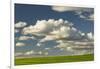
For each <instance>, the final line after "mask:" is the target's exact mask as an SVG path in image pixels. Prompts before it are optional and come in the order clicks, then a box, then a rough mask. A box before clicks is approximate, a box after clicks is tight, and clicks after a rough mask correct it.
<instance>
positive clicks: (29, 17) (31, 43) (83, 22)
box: [15, 4, 94, 54]
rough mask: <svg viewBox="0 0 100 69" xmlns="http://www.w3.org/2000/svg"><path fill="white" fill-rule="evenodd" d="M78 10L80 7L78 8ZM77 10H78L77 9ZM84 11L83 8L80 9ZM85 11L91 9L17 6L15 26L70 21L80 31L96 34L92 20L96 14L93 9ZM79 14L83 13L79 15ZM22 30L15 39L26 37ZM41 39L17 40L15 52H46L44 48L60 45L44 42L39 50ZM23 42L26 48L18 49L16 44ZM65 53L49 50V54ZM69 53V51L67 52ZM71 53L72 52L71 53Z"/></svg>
mask: <svg viewBox="0 0 100 69" xmlns="http://www.w3.org/2000/svg"><path fill="white" fill-rule="evenodd" d="M77 8H78V7H77ZM77 8H76V9H77ZM79 8H80V9H82V8H81V7H79ZM83 9H90V11H87V10H86V11H81V10H71V11H68V10H67V11H60V12H59V10H56V11H55V10H53V9H52V6H46V5H28V4H15V24H17V23H18V22H20V21H21V22H26V23H27V25H26V26H25V27H28V26H30V25H33V26H34V25H35V24H36V22H37V20H48V19H54V20H58V19H63V20H68V21H69V22H71V23H73V24H74V27H75V28H77V29H78V30H80V31H82V32H84V33H89V32H91V33H92V34H93V33H94V20H93V19H92V20H91V19H90V16H91V15H92V14H94V9H93V8H83ZM78 12H81V13H80V14H78ZM81 16H82V17H81ZM22 29H24V28H19V29H18V30H20V31H19V32H17V33H15V38H19V37H20V36H24V35H23V34H22V31H21V30H22ZM27 36H29V37H32V35H29V34H28V35H27ZM39 41H40V40H39V39H29V40H18V39H15V51H16V52H25V51H30V50H36V51H39V50H41V51H44V48H46V47H47V48H48V47H49V48H52V47H53V46H56V45H58V43H57V42H56V41H54V40H52V41H46V42H44V45H43V46H42V47H41V48H37V46H36V44H37V43H38V42H39ZM18 42H22V43H26V45H25V46H22V47H17V46H16V43H18ZM45 46H46V47H45ZM53 52H55V54H56V53H58V52H59V53H61V54H62V53H63V54H65V53H66V51H63V52H60V51H59V50H58V49H57V50H56V49H55V50H53V49H52V50H49V53H53ZM67 53H68V51H67ZM69 53H71V52H69Z"/></svg>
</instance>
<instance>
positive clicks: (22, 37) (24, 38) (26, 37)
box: [18, 36, 35, 40]
mask: <svg viewBox="0 0 100 69" xmlns="http://www.w3.org/2000/svg"><path fill="white" fill-rule="evenodd" d="M29 39H35V38H34V37H30V36H20V37H19V38H18V40H29Z"/></svg>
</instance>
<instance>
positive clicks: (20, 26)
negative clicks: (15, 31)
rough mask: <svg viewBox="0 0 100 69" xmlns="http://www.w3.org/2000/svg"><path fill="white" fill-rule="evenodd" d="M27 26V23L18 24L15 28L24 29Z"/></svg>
mask: <svg viewBox="0 0 100 69" xmlns="http://www.w3.org/2000/svg"><path fill="white" fill-rule="evenodd" d="M26 25H27V23H26V22H18V23H15V28H23V27H25V26H26Z"/></svg>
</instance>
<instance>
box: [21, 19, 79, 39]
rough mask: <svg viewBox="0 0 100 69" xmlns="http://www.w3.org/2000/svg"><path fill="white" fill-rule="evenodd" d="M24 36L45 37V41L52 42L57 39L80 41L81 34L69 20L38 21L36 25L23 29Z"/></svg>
mask: <svg viewBox="0 0 100 69" xmlns="http://www.w3.org/2000/svg"><path fill="white" fill-rule="evenodd" d="M23 34H33V35H34V34H35V35H39V36H43V35H44V36H45V37H46V38H44V39H45V40H46V39H48V40H52V39H57V38H73V39H80V38H81V32H80V31H79V30H77V29H76V28H74V27H73V24H72V23H71V22H69V21H67V20H65V21H64V20H63V19H59V20H54V19H49V20H48V21H46V20H41V21H37V22H36V25H31V26H29V27H25V28H24V29H23Z"/></svg>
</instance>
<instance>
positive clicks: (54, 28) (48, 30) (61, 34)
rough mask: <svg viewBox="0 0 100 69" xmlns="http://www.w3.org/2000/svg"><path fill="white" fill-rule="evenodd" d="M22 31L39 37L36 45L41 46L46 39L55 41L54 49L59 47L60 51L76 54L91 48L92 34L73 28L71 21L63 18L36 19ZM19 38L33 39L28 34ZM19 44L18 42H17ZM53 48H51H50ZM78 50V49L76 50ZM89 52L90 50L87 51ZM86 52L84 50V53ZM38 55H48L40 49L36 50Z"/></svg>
mask: <svg viewBox="0 0 100 69" xmlns="http://www.w3.org/2000/svg"><path fill="white" fill-rule="evenodd" d="M22 33H23V34H24V35H28V34H31V35H33V36H34V37H35V39H38V38H39V41H38V43H37V44H36V46H38V47H41V46H43V43H45V42H46V41H55V42H56V43H58V44H57V45H56V46H54V49H55V48H56V49H59V50H61V51H66V52H71V53H74V52H76V51H77V52H76V53H75V54H78V52H80V49H82V51H81V52H82V54H83V50H86V51H88V50H90V49H92V50H93V39H94V38H93V37H94V36H93V34H92V32H90V33H84V32H81V31H80V30H79V29H77V28H75V27H74V25H73V23H71V22H69V21H67V20H63V19H58V20H54V19H49V20H38V21H37V22H36V24H35V25H30V26H28V27H25V28H23V31H22ZM19 39H20V40H28V39H34V38H33V37H29V36H21V37H20V38H19ZM19 45H20V44H19ZM44 50H45V51H48V50H51V48H48V47H46V48H44ZM52 50H53V49H52ZM78 50H79V51H78ZM88 52H90V51H88ZM85 53H87V52H84V54H85ZM37 54H38V55H48V52H47V53H43V52H42V51H38V52H37Z"/></svg>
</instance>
